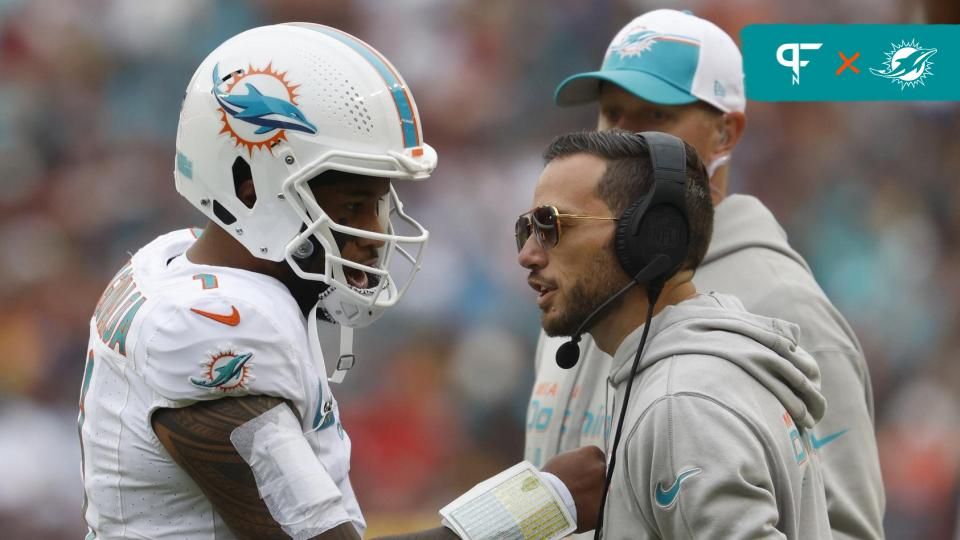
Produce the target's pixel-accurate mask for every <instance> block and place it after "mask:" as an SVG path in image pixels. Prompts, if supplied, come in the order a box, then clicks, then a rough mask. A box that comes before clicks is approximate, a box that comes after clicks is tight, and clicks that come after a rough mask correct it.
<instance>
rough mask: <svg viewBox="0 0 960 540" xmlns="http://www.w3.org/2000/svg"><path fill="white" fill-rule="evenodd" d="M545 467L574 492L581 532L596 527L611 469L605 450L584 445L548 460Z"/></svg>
mask: <svg viewBox="0 0 960 540" xmlns="http://www.w3.org/2000/svg"><path fill="white" fill-rule="evenodd" d="M543 470H544V471H545V472H548V473H551V474H554V475H556V476H557V478H559V479H560V480H561V481H562V482H563V483H564V485H565V486H567V489H569V490H570V494H571V495H573V501H574V503H575V504H576V506H577V532H578V533H579V532H584V531H590V530H593V529H595V528H596V527H597V513H598V512H599V511H600V497H601V496H602V495H603V481H604V476H605V475H606V472H607V461H606V459H605V457H604V455H603V450H601V449H599V448H597V447H596V446H584V447H581V448H577V449H576V450H571V451H569V452H564V453H562V454H558V455H556V456H554V457H553V459H551V460H550V461H548V462H547V464H546V465H544V466H543Z"/></svg>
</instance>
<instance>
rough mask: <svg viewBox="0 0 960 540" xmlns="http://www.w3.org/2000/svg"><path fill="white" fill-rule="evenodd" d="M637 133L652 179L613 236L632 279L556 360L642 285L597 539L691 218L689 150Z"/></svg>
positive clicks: (566, 362) (576, 349) (569, 361)
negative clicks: (656, 322) (643, 363)
mask: <svg viewBox="0 0 960 540" xmlns="http://www.w3.org/2000/svg"><path fill="white" fill-rule="evenodd" d="M638 135H639V136H640V137H642V138H643V139H644V141H645V142H646V143H647V146H648V148H649V152H650V161H651V163H652V165H653V183H652V185H651V186H650V190H649V191H648V192H647V193H646V194H644V195H643V196H642V197H640V198H639V199H637V200H636V201H634V202H633V204H631V205H630V206H629V207H628V208H627V209H626V210H625V211H624V212H623V214H621V216H620V220H619V221H618V222H617V231H616V236H615V241H614V246H615V247H614V249H615V250H616V254H617V260H618V261H619V262H620V266H622V267H623V269H624V271H625V272H626V273H627V275H629V276H630V277H631V278H632V279H631V280H630V283H628V284H627V285H626V286H625V287H623V288H622V289H620V290H619V291H618V292H616V293H615V294H613V295H612V296H611V297H610V298H608V299H607V300H606V301H604V302H603V303H602V304H601V305H600V307H598V308H596V309H595V310H594V311H593V313H591V314H590V315H588V316H587V318H586V319H585V320H584V321H583V323H581V325H580V327H579V328H577V330H576V333H575V334H574V335H573V336H572V337H571V339H570V341H568V342H566V343H564V344H563V345H561V346H560V348H559V349H558V350H557V364H558V365H559V366H560V367H562V368H565V369H569V368H571V367H573V366H574V365H575V364H576V363H577V360H579V358H580V346H579V344H578V343H579V341H580V335H581V334H582V333H583V332H584V331H585V330H586V329H588V328H589V326H590V323H591V322H592V321H593V320H594V319H595V318H596V317H597V316H598V315H599V314H600V313H602V312H603V311H604V310H605V309H606V307H607V306H608V305H609V304H610V303H611V302H613V301H614V300H615V299H617V298H619V297H620V296H622V295H623V294H625V293H626V292H627V291H628V290H629V289H630V288H631V287H633V286H634V285H641V286H645V287H646V289H647V304H648V306H647V319H646V323H645V324H644V327H643V336H642V337H641V338H640V344H639V346H638V347H637V352H636V355H635V356H634V358H633V364H632V366H631V369H630V378H629V379H628V380H627V388H626V391H625V393H624V398H623V404H622V405H621V406H620V415H619V419H618V421H617V429H616V432H615V435H614V437H613V446H612V447H611V449H610V454H609V455H608V459H609V460H610V461H609V464H608V466H607V474H606V478H605V481H604V487H603V495H602V497H601V499H600V509H599V515H598V516H597V528H596V529H595V531H594V539H595V540H599V539H600V538H601V536H602V533H603V518H604V509H605V507H606V503H607V495H608V494H609V492H610V481H611V480H612V478H613V471H614V467H615V466H616V463H617V448H618V447H619V446H620V437H621V435H623V422H624V419H625V417H626V412H627V403H628V401H629V400H630V394H631V392H632V390H633V381H634V379H636V377H637V368H638V367H639V365H640V356H641V355H642V354H643V347H644V345H645V344H646V342H647V333H648V332H649V331H650V321H651V320H652V319H653V309H654V306H655V305H656V303H657V298H658V297H659V296H660V291H661V290H663V285H664V283H666V281H667V280H668V279H670V277H671V276H673V274H675V273H676V272H677V271H678V270H680V268H681V267H682V265H683V262H684V260H686V258H687V251H688V250H689V247H690V220H689V218H688V213H687V196H686V194H687V187H686V186H687V152H686V148H685V146H684V143H683V141H682V140H680V139H679V138H677V137H674V136H673V135H669V134H667V133H660V132H657V131H644V132H642V133H639V134H638Z"/></svg>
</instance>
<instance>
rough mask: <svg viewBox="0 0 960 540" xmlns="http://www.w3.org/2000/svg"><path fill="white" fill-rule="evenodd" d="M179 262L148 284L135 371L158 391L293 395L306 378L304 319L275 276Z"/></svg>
mask: <svg viewBox="0 0 960 540" xmlns="http://www.w3.org/2000/svg"><path fill="white" fill-rule="evenodd" d="M198 268H200V269H203V270H205V269H206V268H203V267H198V266H193V267H192V268H191V267H187V266H186V265H184V270H186V271H185V272H177V271H173V272H171V273H170V274H169V275H168V276H166V277H165V279H164V280H163V283H157V284H156V285H157V288H156V289H155V290H154V291H153V292H154V295H153V298H154V299H155V300H156V301H155V302H154V305H153V306H152V309H151V310H150V312H149V315H148V317H147V319H146V320H145V321H144V328H143V330H142V332H141V336H142V339H141V343H140V346H141V354H138V355H137V358H138V360H139V362H140V365H139V366H138V367H139V370H140V371H141V372H142V373H143V376H144V377H145V380H146V382H147V384H149V385H150V386H151V387H152V388H153V389H154V390H155V391H157V392H158V393H159V394H160V395H162V396H163V397H165V398H167V399H170V400H174V401H179V400H208V399H217V398H220V397H224V396H226V395H229V396H238V395H246V394H263V395H273V396H277V397H282V398H286V399H291V400H294V401H300V400H301V399H302V398H303V395H304V392H305V390H304V386H303V385H304V384H305V382H306V381H311V383H310V384H313V383H312V381H313V377H310V374H311V373H312V372H313V367H312V359H311V357H310V353H309V348H308V345H307V338H306V331H305V324H304V321H303V317H302V315H301V314H300V312H299V308H298V307H297V305H296V302H295V301H294V300H293V298H292V297H291V296H290V294H289V293H288V292H287V290H286V288H284V287H283V285H281V284H280V283H279V282H277V281H275V280H272V278H268V277H267V276H261V275H259V274H253V273H251V272H245V271H242V270H236V269H230V268H216V269H215V270H214V269H213V267H208V268H209V269H210V270H211V271H210V272H204V271H197V269H198Z"/></svg>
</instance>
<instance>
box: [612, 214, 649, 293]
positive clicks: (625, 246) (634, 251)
mask: <svg viewBox="0 0 960 540" xmlns="http://www.w3.org/2000/svg"><path fill="white" fill-rule="evenodd" d="M643 202H644V199H640V200H638V201H636V202H634V203H633V204H631V205H630V206H628V207H627V209H626V210H624V211H623V214H621V215H620V221H619V222H617V233H616V235H615V237H614V242H615V247H616V251H617V260H618V261H620V266H621V267H622V268H623V270H624V272H626V273H627V275H628V276H631V277H633V276H635V275H637V273H639V272H640V270H642V269H643V266H644V262H643V260H642V259H641V258H640V249H639V247H638V244H639V242H638V232H639V231H638V229H639V227H640V224H639V223H637V221H639V219H640V218H642V217H643V215H642V214H643V212H641V211H640V209H641V207H642V206H643Z"/></svg>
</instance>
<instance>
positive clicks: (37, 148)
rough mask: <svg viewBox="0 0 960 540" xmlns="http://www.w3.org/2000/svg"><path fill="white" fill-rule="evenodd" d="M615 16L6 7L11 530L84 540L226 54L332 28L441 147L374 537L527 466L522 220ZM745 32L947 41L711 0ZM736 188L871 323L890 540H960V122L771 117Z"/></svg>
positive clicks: (376, 384)
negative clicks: (187, 134) (186, 126)
mask: <svg viewBox="0 0 960 540" xmlns="http://www.w3.org/2000/svg"><path fill="white" fill-rule="evenodd" d="M664 5H667V4H664V3H663V2H660V3H655V2H631V1H615V0H597V1H592V2H585V1H574V0H555V1H546V0H537V1H533V0H527V1H517V2H510V1H506V0H493V1H479V0H478V1H467V0H453V1H450V0H448V1H444V0H412V1H405V2H399V1H398V2H385V1H376V0H355V1H349V2H348V1H336V2H333V1H329V2H321V1H311V0H270V1H267V0H247V1H226V0H204V1H197V0H164V1H162V2H136V1H133V0H129V1H127V0H74V1H72V2H62V1H60V0H0V175H2V176H0V306H2V309H0V523H2V524H3V525H2V528H3V534H2V536H3V537H5V538H32V539H59V538H80V537H81V536H82V535H83V531H84V528H83V526H82V523H81V518H80V497H81V486H80V479H79V465H78V463H79V448H78V440H77V435H76V426H75V420H76V415H77V398H78V394H79V387H80V377H81V369H82V365H83V360H84V349H85V343H86V340H87V321H88V318H89V316H90V313H91V310H92V308H93V306H94V303H95V302H96V299H97V298H98V296H99V294H100V292H101V291H102V289H103V287H104V286H105V285H106V283H107V281H108V279H109V278H110V277H111V276H112V275H113V273H114V272H115V271H116V269H117V268H118V267H119V266H120V265H121V264H122V263H123V262H124V261H125V259H126V258H127V257H128V253H129V252H130V251H132V250H136V249H137V248H138V247H139V246H141V245H142V244H144V243H146V242H147V241H149V240H151V239H152V238H154V237H155V236H156V235H158V234H160V233H163V232H167V231H169V230H171V229H174V228H179V227H183V226H187V225H199V224H202V221H201V219H200V215H199V214H198V213H196V212H195V211H194V210H193V209H192V208H190V207H189V206H188V205H187V203H186V202H185V201H182V200H181V199H180V198H179V196H178V195H177V194H176V193H175V191H174V188H173V182H172V174H171V171H172V169H173V154H174V136H175V131H176V123H177V112H178V108H179V104H180V99H181V97H182V95H183V89H184V87H185V85H186V82H187V80H188V78H189V76H190V75H191V73H192V71H193V69H194V68H195V66H196V65H197V64H198V63H199V61H200V60H201V59H202V58H203V57H204V56H205V55H206V54H207V53H208V52H209V51H210V50H212V49H213V48H214V46H215V45H216V44H218V43H219V42H220V41H222V40H223V39H225V38H226V37H228V36H230V35H232V34H234V33H236V32H239V31H241V30H243V29H246V28H249V27H253V26H257V25H261V24H266V23H272V22H281V21H287V20H304V21H312V22H320V23H324V24H329V25H332V26H336V27H338V28H341V29H343V30H346V31H349V32H351V33H353V34H355V35H357V36H359V37H361V38H362V39H364V40H366V41H368V42H369V43H371V44H372V45H374V46H375V47H377V48H378V49H380V50H381V51H383V52H384V54H385V55H387V56H388V57H389V58H390V59H391V60H392V61H393V63H394V64H395V65H396V66H397V67H398V69H399V70H400V71H401V73H403V74H404V76H405V78H406V80H407V82H408V83H409V85H410V86H411V87H412V88H413V90H414V93H415V96H416V99H417V102H418V104H419V108H420V111H421V114H422V121H423V124H424V133H425V138H426V140H427V141H428V142H430V143H431V144H432V145H434V146H435V147H436V148H437V150H438V151H439V153H440V166H439V169H438V170H437V172H436V174H435V176H434V177H433V178H432V179H431V180H430V181H428V182H427V183H422V184H419V185H414V186H403V187H402V188H401V195H402V196H403V197H404V200H405V202H406V207H407V208H408V210H409V211H410V212H411V214H412V215H414V216H416V217H417V218H418V219H420V220H421V221H422V222H423V223H424V224H425V225H426V226H427V227H428V228H429V229H430V230H431V231H432V237H431V242H430V245H429V247H428V253H427V258H426V264H425V268H424V271H423V273H422V275H421V276H420V277H419V278H418V279H417V281H416V282H415V284H414V286H413V287H412V288H411V289H410V291H409V294H408V296H407V298H406V299H405V300H404V301H403V302H402V303H401V305H400V306H399V307H397V308H395V309H394V310H393V311H392V312H390V313H388V315H387V316H385V317H384V318H383V320H382V321H381V322H379V323H377V324H376V325H375V326H373V327H372V328H370V329H368V330H364V331H363V332H362V333H360V334H358V336H359V337H358V340H359V341H360V346H359V353H360V355H361V356H360V364H359V367H357V368H356V369H355V372H354V373H353V374H352V375H351V377H350V378H349V380H348V383H347V384H346V386H345V387H344V388H342V389H340V390H339V392H338V396H339V399H340V400H341V404H342V409H343V410H344V411H345V414H344V423H345V425H346V427H347V429H348V430H349V432H350V434H351V436H352V437H353V440H354V461H353V474H352V476H353V481H354V485H355V486H356V488H357V492H358V494H359V496H360V500H361V504H362V505H363V507H364V508H365V511H366V515H367V517H368V521H369V522H370V524H371V532H373V533H377V532H384V531H401V530H409V529H411V528H413V527H418V526H422V525H433V524H435V523H436V518H435V515H436V514H435V510H436V509H437V508H439V507H440V506H441V505H442V504H444V503H446V502H448V501H449V500H451V499H452V498H453V497H454V496H455V495H456V494H458V493H459V492H461V491H462V490H464V489H466V488H468V487H469V486H471V485H472V484H473V483H474V482H476V481H478V480H480V479H482V478H484V477H486V475H489V474H491V473H494V472H496V471H497V470H499V469H501V468H503V467H505V466H507V465H509V464H512V463H513V462H515V461H517V460H518V459H519V458H520V455H521V448H522V438H523V430H524V425H525V422H526V419H525V404H526V399H527V397H528V392H529V389H530V388H529V386H530V382H531V380H532V368H531V355H532V350H533V344H534V342H535V338H536V334H537V327H538V326H537V313H536V309H535V306H534V303H533V293H532V292H531V291H529V289H528V288H527V286H526V284H525V273H524V272H523V271H522V270H521V269H520V268H519V267H518V266H517V265H516V263H515V247H514V243H513V239H512V233H513V231H512V226H513V221H514V219H515V217H516V215H517V214H519V213H520V212H521V211H523V210H525V209H526V207H527V206H528V204H529V200H530V197H531V190H532V187H533V184H534V182H535V180H536V177H537V175H538V172H539V169H540V160H539V154H540V152H541V150H542V148H543V147H544V146H545V144H546V143H547V142H548V141H549V139H550V138H551V137H552V136H553V135H555V134H558V133H560V132H563V131H568V130H572V129H575V128H586V127H590V126H592V125H593V123H594V119H595V116H594V114H595V111H594V109H593V108H591V107H585V108H580V109H572V110H571V109H558V108H555V107H554V106H553V105H552V103H551V94H552V91H553V89H554V86H555V85H556V83H557V82H559V81H560V80H561V79H562V78H563V77H564V76H565V75H568V74H570V73H573V72H575V71H578V70H585V69H592V68H593V67H595V66H596V65H597V63H598V62H599V61H600V59H601V57H602V54H603V51H604V49H605V47H606V44H607V42H608V40H609V39H610V38H611V36H613V35H614V33H615V32H616V31H617V30H618V29H619V28H620V27H621V26H622V25H623V24H625V23H626V22H627V21H628V20H630V19H631V18H632V17H633V16H635V15H637V14H639V13H640V12H642V11H645V10H646V9H650V8H652V7H662V6H664ZM670 5H671V6H673V7H683V8H690V9H693V10H694V11H695V12H696V13H697V14H699V15H701V16H704V17H706V18H708V19H711V20H713V21H716V22H717V23H718V24H719V25H720V26H721V27H723V28H724V29H726V30H727V31H728V32H730V33H731V34H732V35H734V36H738V35H739V29H740V28H742V27H743V26H744V25H746V24H750V23H755V22H780V23H804V22H805V23H816V22H824V23H825V22H834V23H850V22H877V23H880V22H919V21H920V20H921V17H922V8H921V7H920V6H912V5H910V4H909V3H900V2H899V1H895V0H876V1H872V0H871V1H868V0H836V1H831V2H789V3H788V2H761V1H759V0H727V1H723V2H720V1H715V2H713V1H706V0H694V1H691V2H686V3H683V4H682V5H680V4H679V3H673V4H670ZM747 112H748V128H747V131H746V136H745V138H744V140H743V142H742V144H741V145H740V146H739V150H738V151H737V153H736V154H735V156H734V159H733V170H732V178H733V180H732V182H733V190H734V191H738V192H744V193H751V194H755V195H757V196H759V197H760V198H761V199H762V200H763V201H764V202H766V204H767V205H768V206H769V207H770V208H771V209H772V210H773V211H774V213H775V214H776V215H777V216H778V217H779V219H780V221H781V223H782V224H783V225H784V227H785V229H786V230H787V231H788V233H789V235H790V239H791V241H792V243H793V244H794V246H795V247H797V248H798V249H799V251H800V252H801V253H803V254H804V255H805V256H806V257H807V260H808V261H809V262H810V264H811V265H812V267H813V268H814V270H815V272H816V275H817V277H818V279H819V280H820V282H821V284H822V285H823V287H824V288H825V289H826V290H827V292H828V294H829V295H830V297H831V298H832V299H833V300H834V301H835V303H836V304H837V305H838V307H839V308H840V309H841V311H842V312H843V313H844V314H845V315H846V317H847V318H848V319H849V320H850V322H851V323H852V324H853V326H854V327H855V328H856V330H857V333H858V335H859V337H860V340H861V342H862V344H863V346H864V348H865V350H866V353H867V360H868V362H869V364H870V370H871V376H872V380H873V388H874V395H875V401H876V411H877V436H878V439H879V444H880V453H881V459H882V466H883V473H884V481H885V484H886V488H887V518H886V526H887V533H888V536H889V537H890V538H896V539H900V538H923V539H931V538H951V537H953V538H958V536H957V535H958V534H960V533H958V532H957V528H956V527H957V526H956V522H957V507H958V498H960V497H958V493H960V488H958V477H960V422H958V421H957V420H958V416H960V414H958V411H960V403H958V394H960V365H958V363H957V361H956V358H957V356H958V354H960V337H958V336H960V332H958V330H960V314H958V308H960V281H958V279H957V278H958V276H960V187H958V182H957V176H958V172H960V138H958V137H956V134H957V125H958V124H960V109H958V107H957V105H956V104H955V103H833V104H826V103H823V104H769V103H757V102H750V103H749V105H748V111H747Z"/></svg>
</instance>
